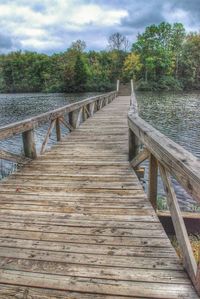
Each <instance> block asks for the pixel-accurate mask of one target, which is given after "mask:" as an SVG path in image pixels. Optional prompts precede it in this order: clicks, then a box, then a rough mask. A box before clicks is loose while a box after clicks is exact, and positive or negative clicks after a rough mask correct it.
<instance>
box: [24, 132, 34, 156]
mask: <svg viewBox="0 0 200 299" xmlns="http://www.w3.org/2000/svg"><path fill="white" fill-rule="evenodd" d="M22 140H23V146H24V155H25V157H27V158H30V159H35V158H36V157H37V151H36V145H35V133H34V130H28V131H25V132H23V133H22Z"/></svg>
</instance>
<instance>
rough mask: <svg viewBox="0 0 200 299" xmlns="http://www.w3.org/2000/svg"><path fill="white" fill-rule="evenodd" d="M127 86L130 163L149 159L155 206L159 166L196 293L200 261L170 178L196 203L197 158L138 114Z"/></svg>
mask: <svg viewBox="0 0 200 299" xmlns="http://www.w3.org/2000/svg"><path fill="white" fill-rule="evenodd" d="M131 86H132V94H131V100H130V109H129V113H128V126H129V159H130V163H131V165H132V166H133V167H134V168H136V167H138V165H139V164H140V163H142V162H143V161H144V160H145V159H149V182H148V198H149V200H150V201H151V203H152V205H153V207H154V208H155V209H156V200H157V175H158V167H159V171H160V175H161V178H162V181H163V185H164V189H165V192H166V198H167V203H168V206H169V210H170V214H171V218H172V221H173V225H174V229H175V233H176V237H177V240H178V243H179V246H180V248H181V251H182V256H183V264H184V267H185V269H186V270H187V272H188V274H189V276H190V278H191V280H192V282H193V284H194V286H195V288H196V290H197V292H198V293H199V294H200V274H199V273H200V264H199V265H197V263H196V261H195V258H194V254H193V252H192V248H191V244H190V241H189V238H188V234H187V230H186V227H185V224H184V220H183V217H182V214H181V211H180V208H179V205H178V200H177V197H176V194H175V191H174V187H173V183H172V181H171V176H173V177H174V178H175V179H176V180H177V181H178V182H179V184H180V185H181V186H182V187H183V188H184V189H185V190H186V191H187V192H188V193H189V194H190V195H191V196H192V197H193V198H194V199H196V200H197V201H199V202H200V160H199V159H198V158H196V157H195V156H194V155H192V154H191V153H190V152H188V151H187V150H186V149H184V148H183V147H182V146H180V145H178V144H177V143H175V142H174V141H172V140H171V139H169V138H168V137H166V136H165V135H164V134H162V133H161V132H159V131H158V130H156V129H155V128H154V127H153V126H151V125H150V124H148V123H147V122H146V121H144V120H143V119H142V118H140V117H139V114H138V106H137V99H136V96H135V92H134V88H133V82H131ZM141 144H142V146H141Z"/></svg>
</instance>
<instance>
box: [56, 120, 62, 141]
mask: <svg viewBox="0 0 200 299" xmlns="http://www.w3.org/2000/svg"><path fill="white" fill-rule="evenodd" d="M56 137H57V141H61V128H60V119H59V118H56Z"/></svg>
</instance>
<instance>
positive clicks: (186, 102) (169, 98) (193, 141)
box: [136, 91, 200, 212]
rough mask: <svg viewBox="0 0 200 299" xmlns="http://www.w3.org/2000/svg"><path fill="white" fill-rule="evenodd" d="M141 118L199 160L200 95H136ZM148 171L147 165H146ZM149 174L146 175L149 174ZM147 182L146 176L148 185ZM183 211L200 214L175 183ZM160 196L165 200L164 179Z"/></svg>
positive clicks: (154, 93)
mask: <svg viewBox="0 0 200 299" xmlns="http://www.w3.org/2000/svg"><path fill="white" fill-rule="evenodd" d="M136 97H137V100H138V106H139V114H140V116H141V117H142V118H143V119H144V120H146V121H147V122H149V123H150V124H151V125H153V126H154V127H155V128H156V129H158V130H159V131H161V132H162V133H163V134H165V135H166V136H168V137H169V138H171V139H172V140H173V141H175V142H177V143H178V144H180V145H181V146H183V147H184V148H185V149H187V150H188V151H190V152H191V153H193V154H194V155H195V156H196V157H198V158H200V91H196V92H176V93H174V92H137V95H136ZM144 165H145V167H147V168H148V164H147V163H144ZM146 173H147V172H146ZM147 181H148V178H147V175H146V176H145V184H146V185H147V183H148V182H147ZM173 182H174V186H175V190H176V194H177V197H178V200H179V203H180V206H181V208H182V209H183V210H187V211H198V212H199V211H200V208H199V206H198V205H197V204H196V202H195V201H193V200H192V199H191V197H190V196H189V195H188V194H187V193H186V192H185V191H184V190H183V189H182V188H181V187H180V186H179V185H178V184H177V182H176V181H175V180H173ZM158 184H159V188H158V189H159V195H160V196H161V197H162V196H164V191H163V186H162V182H161V179H160V178H159V180H158Z"/></svg>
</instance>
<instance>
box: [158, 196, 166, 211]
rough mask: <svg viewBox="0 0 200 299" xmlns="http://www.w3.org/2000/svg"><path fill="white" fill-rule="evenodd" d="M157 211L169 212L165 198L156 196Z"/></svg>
mask: <svg viewBox="0 0 200 299" xmlns="http://www.w3.org/2000/svg"><path fill="white" fill-rule="evenodd" d="M157 210H160V211H162V210H169V209H168V205H167V199H166V197H163V196H160V195H159V196H157Z"/></svg>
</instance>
